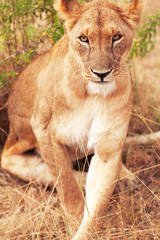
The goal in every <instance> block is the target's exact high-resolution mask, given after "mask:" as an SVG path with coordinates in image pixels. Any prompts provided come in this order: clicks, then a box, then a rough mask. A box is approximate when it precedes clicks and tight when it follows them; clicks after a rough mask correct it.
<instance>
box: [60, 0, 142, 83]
mask: <svg viewBox="0 0 160 240" xmlns="http://www.w3.org/2000/svg"><path fill="white" fill-rule="evenodd" d="M56 9H57V10H58V11H59V12H60V13H61V15H62V17H63V18H64V19H65V24H66V28H67V32H68V35H69V38H70V49H71V51H72V52H73V54H74V55H75V56H76V58H77V59H78V61H80V63H81V65H82V72H83V76H84V77H85V79H87V80H89V81H90V82H94V83H108V82H110V81H112V79H113V77H114V76H115V75H117V74H118V73H119V69H120V66H121V65H122V63H123V62H124V60H125V59H126V57H127V55H128V53H129V50H130V48H131V45H132V38H133V33H134V29H135V27H136V26H137V24H138V22H139V20H140V12H141V0H139V1H138V0H134V1H133V2H131V3H130V4H129V5H128V6H127V7H126V8H120V7H118V6H115V5H113V4H111V3H108V2H107V1H104V0H98V1H92V2H89V3H85V4H82V5H80V4H79V3H77V2H76V1H75V0H69V1H67V0H61V1H58V2H57V4H56Z"/></svg>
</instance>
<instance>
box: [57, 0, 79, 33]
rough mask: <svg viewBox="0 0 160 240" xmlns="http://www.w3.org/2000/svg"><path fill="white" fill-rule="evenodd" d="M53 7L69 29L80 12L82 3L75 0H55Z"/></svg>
mask: <svg viewBox="0 0 160 240" xmlns="http://www.w3.org/2000/svg"><path fill="white" fill-rule="evenodd" d="M54 8H55V10H56V11H57V12H58V13H59V14H60V16H61V18H62V19H64V20H65V25H66V28H67V29H68V30H70V28H71V27H72V25H73V24H74V22H75V19H76V18H77V16H79V15H80V14H81V10H82V8H83V5H81V4H79V3H78V2H77V1H76V0H56V2H55V4H54Z"/></svg>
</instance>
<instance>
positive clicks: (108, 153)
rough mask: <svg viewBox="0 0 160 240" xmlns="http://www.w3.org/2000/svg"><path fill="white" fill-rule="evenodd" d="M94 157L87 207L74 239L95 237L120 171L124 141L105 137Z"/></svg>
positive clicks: (89, 179) (80, 239) (90, 169)
mask: <svg viewBox="0 0 160 240" xmlns="http://www.w3.org/2000/svg"><path fill="white" fill-rule="evenodd" d="M102 142H103V144H102V145H101V144H100V145H99V147H98V148H97V150H96V152H95V155H94V156H93V158H92V160H91V165H90V168H89V172H88V175H87V182H86V207H85V212H84V217H83V221H82V223H81V226H80V228H79V230H78V232H77V234H76V235H75V237H74V238H73V240H82V239H83V240H84V239H87V240H88V239H95V238H94V237H95V234H94V233H96V232H97V231H98V230H99V228H100V227H101V225H102V223H103V221H104V219H105V218H104V216H105V212H106V209H107V207H108V204H109V201H110V197H111V195H112V193H113V190H114V187H115V185H116V182H117V179H118V177H119V174H120V170H121V165H122V163H121V153H122V145H123V142H124V141H120V142H119V141H117V142H116V141H115V139H113V138H108V137H106V138H103V139H102V141H101V143H102Z"/></svg>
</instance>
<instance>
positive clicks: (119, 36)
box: [112, 34, 122, 42]
mask: <svg viewBox="0 0 160 240" xmlns="http://www.w3.org/2000/svg"><path fill="white" fill-rule="evenodd" d="M121 38H122V36H121V35H120V34H115V35H114V36H113V38H112V40H113V42H115V41H118V40H119V39H121Z"/></svg>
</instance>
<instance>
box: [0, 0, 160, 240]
mask: <svg viewBox="0 0 160 240" xmlns="http://www.w3.org/2000/svg"><path fill="white" fill-rule="evenodd" d="M144 6H145V9H144V15H145V16H147V15H151V14H153V13H154V12H155V11H156V10H157V9H158V7H159V0H155V1H151V0H144ZM132 75H133V79H134V88H135V108H136V110H137V111H138V112H139V113H140V114H142V115H143V116H144V117H146V118H149V119H151V120H154V121H156V122H158V124H151V123H149V125H150V127H151V128H152V129H153V130H154V131H155V130H158V129H159V128H160V127H159V119H160V118H159V116H160V112H159V110H158V109H160V108H159V105H160V94H159V91H160V82H159V80H160V37H159V35H157V44H156V48H155V50H153V51H152V52H151V53H150V54H149V55H148V56H147V57H145V58H144V59H134V62H133V67H132ZM142 132H149V129H148V127H147V126H146V124H145V123H144V121H142V120H141V119H140V118H138V117H137V116H133V118H132V121H131V125H130V129H129V134H134V133H142ZM159 156H160V146H154V147H152V146H134V147H131V148H130V149H129V150H128V153H127V157H126V165H127V167H128V168H129V169H130V170H132V171H133V172H136V176H137V180H138V182H137V184H136V185H134V186H125V182H124V181H121V182H120V181H119V183H118V185H117V187H116V189H115V192H114V195H113V197H112V199H111V203H110V206H109V209H108V211H107V212H106V220H105V224H104V227H103V229H102V231H101V234H100V237H97V239H101V240H102V239H103V240H104V239H107V240H158V239H160V157H159ZM14 239H15V240H34V239H39V240H40V239H41V240H45V239H46V240H49V239H57V240H58V239H61V240H66V239H67V240H69V239H70V233H69V230H68V220H67V219H66V218H65V217H64V213H63V210H62V209H61V207H60V203H59V200H58V196H57V194H56V193H54V192H53V191H52V189H45V188H44V187H42V186H38V185H37V184H36V183H25V182H23V181H20V180H19V179H17V178H15V177H13V176H10V175H9V174H7V173H5V172H3V171H2V170H0V240H14Z"/></svg>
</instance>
